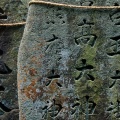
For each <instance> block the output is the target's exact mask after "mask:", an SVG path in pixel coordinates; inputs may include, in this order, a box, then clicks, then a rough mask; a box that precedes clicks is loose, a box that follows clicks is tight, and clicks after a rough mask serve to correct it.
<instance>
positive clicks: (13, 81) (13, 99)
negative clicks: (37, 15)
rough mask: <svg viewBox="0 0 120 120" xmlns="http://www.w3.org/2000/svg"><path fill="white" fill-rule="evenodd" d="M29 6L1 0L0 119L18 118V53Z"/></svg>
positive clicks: (16, 0)
mask: <svg viewBox="0 0 120 120" xmlns="http://www.w3.org/2000/svg"><path fill="white" fill-rule="evenodd" d="M26 13H27V8H26V7H25V5H23V3H22V2H21V1H20V0H0V120H18V117H19V115H18V114H19V111H18V91H17V54H18V48H19V45H20V40H21V39H22V34H23V30H24V25H20V26H14V25H13V26H12V25H11V26H6V25H3V24H10V23H11V24H13V23H19V22H25V20H26Z"/></svg>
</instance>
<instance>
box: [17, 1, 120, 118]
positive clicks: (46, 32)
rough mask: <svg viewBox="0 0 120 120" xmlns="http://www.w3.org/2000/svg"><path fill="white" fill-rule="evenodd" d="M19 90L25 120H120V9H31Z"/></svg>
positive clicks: (37, 6) (22, 48)
mask: <svg viewBox="0 0 120 120" xmlns="http://www.w3.org/2000/svg"><path fill="white" fill-rule="evenodd" d="M46 1H47V0H46ZM49 2H58V3H64V4H74V5H81V6H85V5H87V6H118V5H119V4H120V1H119V2H118V1H117V0H116V1H115V0H111V1H110V0H90V1H89V0H86V1H85V0H84V1H83V0H81V1H80V0H49ZM18 91H19V107H20V115H19V117H20V118H19V119H20V120H119V119H120V94H119V91H120V10H119V9H81V8H74V7H73V8H70V7H64V6H61V7H60V6H55V5H47V4H39V3H38V4H31V5H30V6H29V11H28V17H27V23H26V27H25V30H24V34H23V38H22V41H21V45H20V48H19V54H18Z"/></svg>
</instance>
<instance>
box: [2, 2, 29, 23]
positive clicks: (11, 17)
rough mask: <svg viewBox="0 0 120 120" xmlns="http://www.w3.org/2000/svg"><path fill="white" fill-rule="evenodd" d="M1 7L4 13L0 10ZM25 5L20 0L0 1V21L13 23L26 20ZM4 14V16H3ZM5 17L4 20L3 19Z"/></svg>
mask: <svg viewBox="0 0 120 120" xmlns="http://www.w3.org/2000/svg"><path fill="white" fill-rule="evenodd" d="M1 9H2V10H3V11H4V13H2V12H1ZM1 13H2V14H1ZM26 13H27V7H26V6H25V5H23V3H22V2H21V1H20V0H1V1H0V14H1V16H4V17H3V20H2V19H1V18H2V17H0V23H15V22H23V21H26ZM5 16H6V17H5ZM5 19H6V20H5Z"/></svg>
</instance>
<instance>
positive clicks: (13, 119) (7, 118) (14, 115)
mask: <svg viewBox="0 0 120 120" xmlns="http://www.w3.org/2000/svg"><path fill="white" fill-rule="evenodd" d="M0 120H19V110H18V109H14V110H11V111H10V112H7V113H5V114H4V115H2V116H0Z"/></svg>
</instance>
